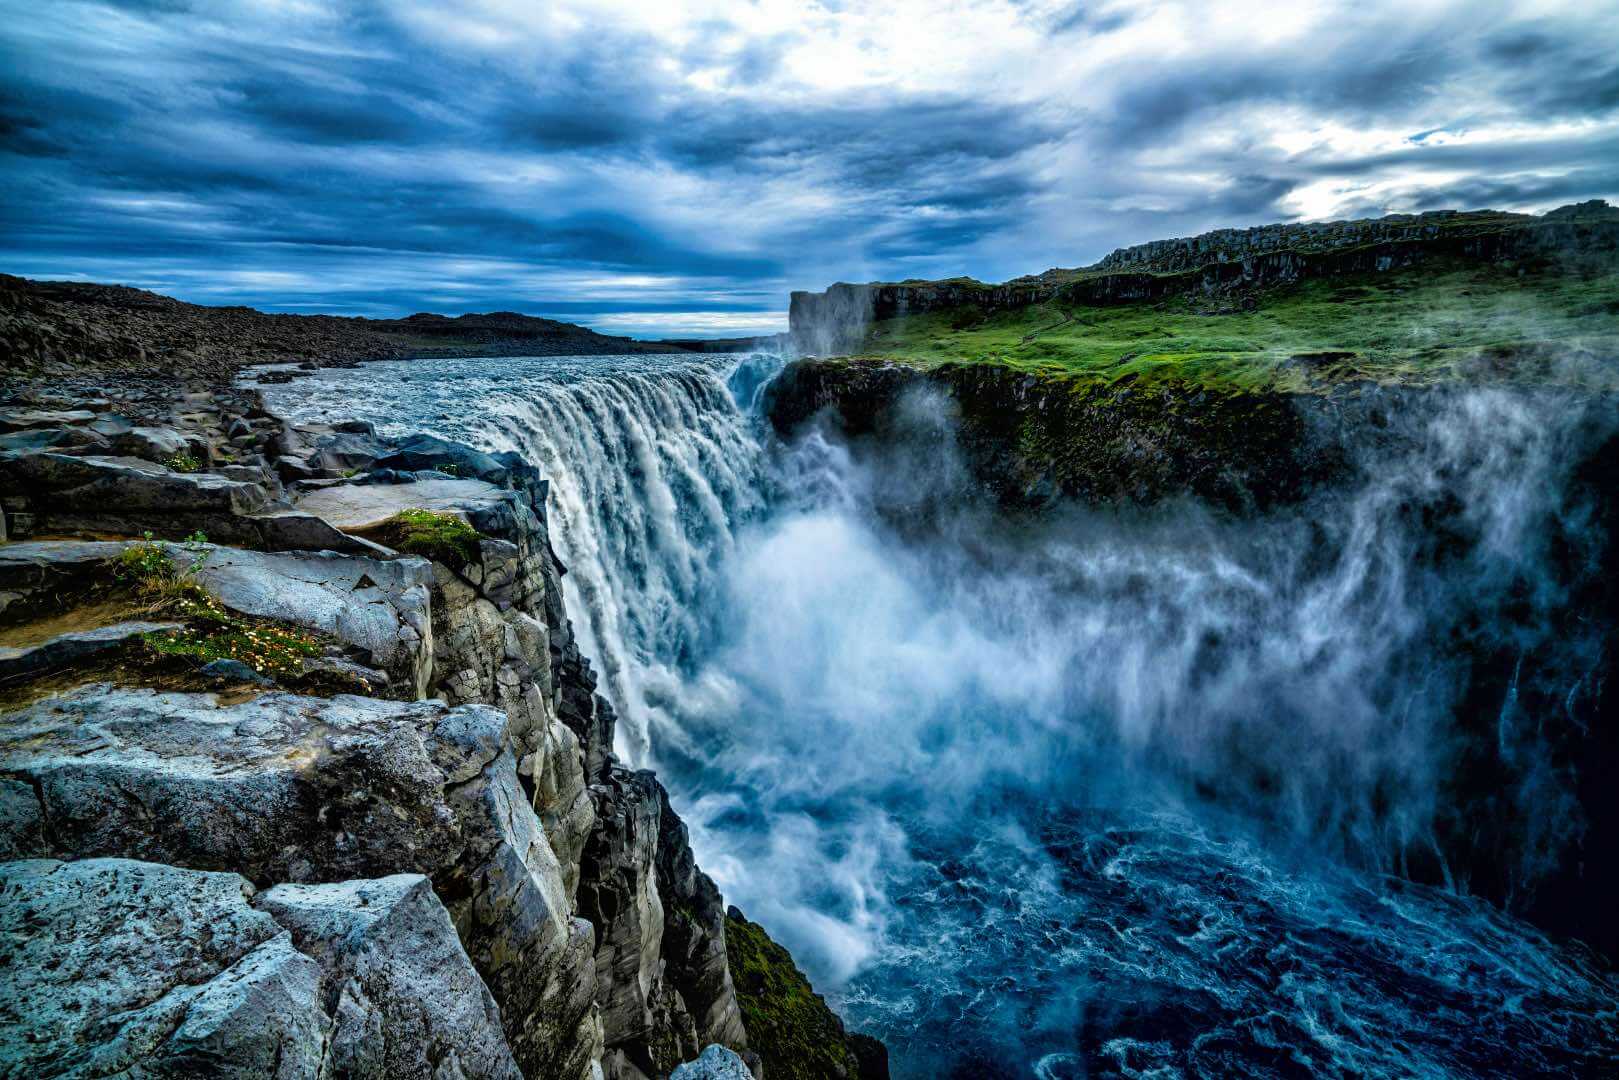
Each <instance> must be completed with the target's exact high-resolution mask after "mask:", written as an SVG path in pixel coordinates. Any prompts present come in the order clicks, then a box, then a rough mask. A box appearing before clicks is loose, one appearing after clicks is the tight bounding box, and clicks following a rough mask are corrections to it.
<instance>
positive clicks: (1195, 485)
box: [0, 204, 1619, 1080]
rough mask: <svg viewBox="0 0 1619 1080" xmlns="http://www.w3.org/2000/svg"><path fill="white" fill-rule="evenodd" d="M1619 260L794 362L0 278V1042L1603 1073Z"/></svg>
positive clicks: (194, 1050)
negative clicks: (42, 329) (4, 310)
mask: <svg viewBox="0 0 1619 1080" xmlns="http://www.w3.org/2000/svg"><path fill="white" fill-rule="evenodd" d="M1616 237H1619V225H1616V224H1615V222H1614V215H1613V212H1612V211H1611V210H1610V209H1609V208H1607V207H1606V206H1605V205H1596V204H1588V205H1582V206H1576V207H1571V208H1567V209H1566V210H1564V211H1555V212H1553V213H1551V214H1547V215H1543V216H1541V217H1529V216H1527V215H1500V214H1492V213H1489V212H1479V213H1470V214H1449V213H1447V214H1440V215H1423V216H1420V217H1414V218H1404V217H1402V218H1398V219H1382V220H1381V221H1378V222H1369V223H1368V222H1356V223H1333V224H1330V225H1323V226H1270V227H1265V228H1262V229H1258V230H1246V231H1222V232H1220V233H1215V234H1209V235H1208V236H1205V237H1199V238H1190V239H1186V240H1176V241H1162V242H1156V243H1153V244H1147V245H1142V246H1139V247H1136V248H1129V249H1124V250H1122V251H1120V252H1116V253H1114V254H1113V255H1110V256H1108V257H1107V258H1106V259H1104V260H1102V261H1101V262H1100V263H1099V264H1097V266H1095V267H1092V268H1086V269H1084V270H1078V271H1050V272H1048V273H1046V274H1043V275H1039V276H1038V277H1034V278H1027V279H1015V280H1014V281H1011V282H1007V283H1005V284H1003V285H982V284H980V283H976V282H970V281H960V280H956V281H945V282H905V283H891V284H884V283H876V284H872V285H857V286H849V285H839V286H834V287H833V288H831V289H829V290H828V291H827V292H825V293H823V294H802V293H801V294H795V295H794V296H793V298H792V305H791V333H790V337H791V341H792V346H791V347H790V348H787V349H786V350H785V351H784V352H776V351H770V352H757V351H755V348H754V347H755V346H756V345H758V344H759V343H757V342H746V343H729V344H724V345H715V346H713V347H712V348H708V347H699V343H681V351H679V352H675V351H673V348H672V346H671V345H670V344H669V343H639V344H634V345H624V344H622V343H620V342H619V341H618V339H610V338H600V339H599V340H598V339H597V338H595V337H591V338H584V337H580V336H578V335H575V334H574V333H573V331H572V330H568V329H558V327H559V326H561V325H562V324H550V325H549V326H545V327H537V326H536V323H537V322H539V321H537V320H530V321H526V322H518V323H512V322H510V320H507V319H506V318H505V317H504V316H499V315H494V316H476V317H474V316H468V317H463V318H462V319H459V320H444V319H441V318H440V317H434V320H437V321H434V322H433V326H434V327H435V329H434V330H433V331H432V333H426V332H423V333H421V334H416V335H415V336H414V337H411V338H409V339H408V340H407V339H406V338H405V337H399V336H395V337H378V336H377V334H378V333H383V334H386V335H398V334H403V333H404V330H403V329H400V327H401V326H403V324H411V323H412V322H413V320H409V319H407V320H398V321H394V322H390V323H389V325H388V327H387V328H386V329H384V328H382V327H380V326H378V325H371V324H364V325H361V324H360V323H358V322H356V321H352V320H322V319H319V318H316V319H314V320H312V321H311V320H308V319H306V318H305V317H294V316H260V315H257V313H240V312H239V313H238V314H236V315H231V316H228V317H227V316H223V315H210V314H206V313H207V312H209V311H220V310H229V309H193V308H190V306H188V305H180V306H179V307H178V308H176V309H175V310H176V311H177V312H179V314H176V315H174V316H173V318H172V320H171V319H170V317H169V316H167V315H164V314H163V311H164V310H165V309H164V308H163V304H162V303H159V301H161V300H162V298H155V299H153V300H146V299H140V300H139V303H135V301H132V300H131V299H130V297H129V296H127V295H125V294H123V293H118V294H116V295H114V296H111V297H110V298H102V299H98V300H96V301H94V302H95V303H96V304H100V305H102V307H112V308H117V307H120V306H123V307H125V308H128V307H130V306H132V305H133V306H134V307H136V308H141V309H143V310H146V311H147V312H148V315H144V316H141V317H140V318H139V319H135V318H132V317H129V316H127V315H119V316H117V317H116V320H117V321H115V322H111V323H107V324H105V325H104V326H101V328H99V329H92V330H87V331H86V332H85V336H84V337H83V340H86V341H99V342H101V344H96V345H93V346H89V347H84V348H79V349H77V351H74V350H72V349H68V350H66V351H64V348H63V347H62V345H61V343H62V342H65V341H68V340H70V339H74V340H76V338H75V334H74V333H70V332H66V331H61V330H60V326H62V325H65V324H68V323H71V322H72V321H73V319H74V318H76V317H77V316H75V315H74V314H73V312H74V311H77V310H81V308H74V307H72V306H71V305H75V304H77V305H81V306H82V305H84V304H87V303H90V301H88V300H86V299H84V298H83V296H81V297H80V298H79V299H70V298H66V297H64V296H63V295H60V294H58V293H53V291H52V290H53V289H54V288H55V287H54V286H36V285H29V286H27V287H26V288H25V287H22V286H19V287H17V288H16V289H14V290H13V293H14V294H15V295H16V296H19V297H23V299H20V300H16V301H15V302H14V303H13V306H12V308H11V310H12V311H13V312H16V311H18V310H24V311H25V313H27V314H28V318H30V319H33V318H35V316H36V315H37V313H38V311H39V310H41V309H40V308H38V306H37V305H38V304H41V303H48V304H50V305H54V306H52V307H51V308H50V309H49V310H50V313H51V314H50V318H51V319H54V320H60V321H59V322H53V323H52V324H51V325H52V326H55V327H58V329H56V330H53V331H52V332H51V334H49V335H45V336H43V337H42V336H40V335H33V336H27V335H24V336H23V337H19V338H17V339H16V340H18V341H22V342H23V344H22V345H20V346H16V347H14V348H13V349H12V351H11V352H10V358H9V360H8V365H9V366H8V368H7V371H8V376H10V378H8V384H7V387H6V395H5V400H4V402H0V429H3V430H0V447H3V449H0V510H3V518H0V520H3V522H4V530H5V531H4V535H3V536H0V540H3V541H5V542H4V543H3V544H0V635H3V636H0V648H3V651H0V712H3V714H4V720H3V722H0V792H3V795H4V803H3V814H0V821H3V822H4V827H3V829H0V841H3V843H4V847H3V851H0V854H3V855H4V857H5V859H6V860H7V861H6V862H5V863H4V864H3V866H0V877H3V885H0V920H3V921H5V922H6V924H7V926H8V935H9V936H8V941H12V942H14V943H16V944H14V945H12V946H9V947H8V948H10V949H11V950H12V951H11V952H10V953H9V954H8V955H7V957H6V958H5V959H6V962H7V967H8V969H10V970H12V971H14V972H15V973H17V974H16V975H15V976H14V977H15V978H17V979H18V980H19V982H18V985H19V986H20V987H22V988H23V989H24V990H25V991H26V994H25V995H13V998H14V999H16V1000H18V1001H20V1000H23V999H24V998H25V999H26V1000H27V1001H28V1002H29V1005H28V1007H27V1008H26V1009H23V1008H19V1007H18V1006H17V1005H16V1004H13V1006H11V1011H10V1012H9V1013H8V1014H7V1015H6V1016H5V1017H4V1021H5V1028H4V1030H5V1032H7V1034H6V1035H5V1036H4V1041H3V1042H0V1052H3V1054H4V1056H5V1059H6V1061H7V1063H8V1066H9V1065H11V1064H12V1063H13V1062H16V1063H18V1064H17V1065H16V1068H20V1069H23V1070H24V1071H28V1072H30V1074H34V1075H78V1074H83V1073H88V1072H92V1071H96V1072H106V1071H116V1070H119V1069H125V1070H128V1069H131V1068H133V1067H134V1063H136V1062H139V1063H141V1067H143V1068H145V1069H147V1070H148V1071H149V1072H150V1073H152V1074H155V1075H187V1074H188V1073H191V1072H195V1071H196V1070H198V1069H203V1068H206V1069H209V1070H213V1071H215V1072H216V1073H218V1074H221V1075H243V1076H248V1075H252V1076H260V1075H278V1076H336V1075H389V1076H416V1075H419V1076H435V1077H437V1076H466V1077H472V1076H502V1077H508V1076H527V1077H531V1078H532V1077H541V1076H544V1077H551V1076H555V1077H569V1078H571V1077H579V1078H581V1080H583V1078H587V1077H596V1076H601V1077H604V1078H618V1080H642V1078H651V1077H657V1078H662V1077H664V1076H671V1075H672V1076H673V1077H675V1078H677V1080H704V1078H708V1077H727V1078H733V1080H739V1078H740V1077H741V1076H744V1075H754V1076H758V1075H761V1074H762V1075H764V1076H768V1077H777V1078H779V1077H805V1078H811V1077H816V1078H819V1077H840V1078H843V1080H854V1078H857V1077H858V1078H868V1077H878V1076H887V1075H890V1072H892V1074H893V1075H896V1076H902V1077H921V1076H960V1077H966V1076H1001V1075H1030V1074H1031V1073H1032V1074H1033V1075H1036V1076H1039V1077H1042V1078H1043V1080H1063V1078H1067V1077H1072V1076H1079V1075H1097V1074H1103V1075H1123V1074H1130V1073H1139V1072H1145V1071H1151V1070H1155V1069H1165V1070H1176V1071H1181V1072H1190V1073H1203V1074H1213V1073H1231V1072H1243V1073H1245V1074H1250V1075H1289V1074H1291V1073H1292V1072H1296V1071H1298V1070H1299V1069H1301V1068H1302V1069H1310V1070H1316V1071H1328V1072H1332V1071H1337V1072H1343V1073H1355V1074H1367V1075H1390V1076H1392V1075H1405V1074H1408V1073H1409V1072H1411V1071H1422V1070H1424V1069H1428V1070H1432V1071H1435V1072H1477V1073H1488V1072H1500V1071H1509V1072H1510V1071H1517V1072H1524V1071H1529V1072H1540V1071H1566V1072H1574V1073H1579V1072H1583V1071H1588V1070H1595V1069H1600V1068H1601V1067H1602V1065H1601V1063H1602V1062H1604V1061H1606V1060H1611V1057H1612V1054H1613V1053H1615V1052H1619V1044H1616V1042H1615V1038H1614V1032H1613V1029H1612V1024H1611V1015H1612V1013H1611V1009H1612V1002H1613V1000H1614V999H1615V995H1616V992H1619V983H1616V981H1615V979H1616V977H1615V975H1614V971H1613V966H1612V964H1613V959H1614V957H1615V955H1616V947H1619V946H1616V942H1615V939H1614V936H1613V927H1612V921H1611V917H1610V915H1609V914H1608V913H1609V912H1610V911H1611V909H1612V906H1613V904H1614V902H1615V900H1616V898H1619V879H1616V877H1615V875H1614V872H1613V869H1612V865H1611V860H1609V859H1607V858H1606V857H1605V852H1606V851H1608V850H1609V849H1610V848H1611V846H1612V843H1613V839H1614V837H1615V835H1616V833H1615V829H1616V828H1619V821H1616V820H1615V818H1614V815H1613V810H1612V800H1610V799H1607V798H1606V797H1605V792H1604V791H1603V784H1604V782H1605V778H1606V777H1608V776H1611V775H1612V771H1613V768H1614V767H1615V766H1616V765H1619V745H1616V740H1615V735H1614V733H1615V731H1616V730H1619V726H1616V723H1615V718H1614V715H1613V707H1612V704H1611V701H1610V700H1609V694H1608V692H1607V687H1609V686H1610V685H1612V675H1613V671H1612V665H1613V656H1612V650H1611V646H1610V644H1609V643H1610V641H1611V632H1612V628H1613V626H1614V625H1615V620H1616V619H1619V599H1616V595H1615V593H1614V585H1613V583H1614V582H1615V581H1619V564H1616V561H1615V550H1616V549H1615V547H1614V544H1613V540H1612V537H1613V536H1614V522H1613V509H1614V507H1615V506H1616V505H1619V492H1616V491H1615V490H1614V487H1613V485H1614V483H1615V480H1614V478H1615V477H1616V476H1619V456H1616V455H1619V421H1616V418H1615V417H1616V414H1615V404H1616V402H1619V397H1616V394H1619V386H1616V385H1614V376H1613V371H1614V368H1613V361H1614V357H1615V353H1614V351H1613V347H1614V343H1615V341H1616V340H1619V336H1616V333H1615V327H1614V322H1615V316H1619V309H1614V308H1613V306H1612V292H1611V288H1610V286H1611V283H1612V280H1613V278H1612V274H1613V263H1614V261H1615V243H1616ZM80 288H83V287H77V286H76V287H75V289H80ZM147 295H150V294H147ZM1526 297H1527V298H1533V300H1534V301H1535V302H1536V304H1537V305H1538V309H1537V310H1535V311H1533V312H1531V311H1528V310H1527V306H1528V305H1523V306H1520V305H1518V304H1517V302H1516V299H1515V298H1526ZM1441 301H1442V303H1441ZM167 303H168V304H176V303H177V302H173V301H168V302H167ZM97 310H98V311H99V310H101V308H97ZM96 318H97V319H99V318H101V316H99V315H98V316H96ZM415 318H416V321H417V323H418V324H419V325H418V326H417V329H421V328H422V327H423V326H425V325H426V323H425V321H423V318H422V317H415ZM220 319H224V320H226V321H216V320H220ZM229 319H238V320H245V321H241V322H240V323H239V324H238V323H236V322H230V321H229ZM255 319H259V320H274V321H273V322H265V323H262V324H260V323H259V322H256V321H254V320H255ZM193 320H202V322H201V323H197V324H196V325H199V326H200V325H203V324H206V325H207V326H209V327H213V329H208V330H206V331H204V330H194V331H193V330H184V331H183V332H184V333H195V334H201V335H202V337H200V338H198V339H197V340H198V341H201V342H202V343H203V344H202V345H201V346H177V345H175V344H174V342H176V341H179V340H180V338H179V337H174V336H173V334H175V333H179V332H181V331H176V330H175V329H173V328H174V327H180V328H185V327H190V326H192V325H193ZM91 321H92V322H93V321H94V320H91ZM1418 321H1422V322H1423V324H1424V326H1425V327H1427V333H1425V334H1414V333H1407V332H1406V330H1407V328H1408V326H1410V325H1415V324H1416V322H1418ZM249 323H251V324H252V326H251V327H249V326H248V324H249ZM441 324H442V327H443V329H438V328H439V327H440V326H441ZM1452 324H1462V329H1460V330H1457V331H1455V332H1454V333H1453V332H1451V330H1450V329H1449V327H1450V326H1451V325H1452ZM7 325H9V326H15V325H17V323H15V322H13V323H10V324H7ZM30 325H33V324H32V323H30ZM98 325H101V324H98ZM112 325H116V326H117V327H118V329H117V330H116V331H106V330H105V327H106V326H112ZM261 325H262V327H263V328H264V329H263V330H262V332H261V331H260V329H258V328H259V327H260V326H261ZM272 326H273V327H277V328H281V329H275V330H273V331H272V330H271V329H270V327H272ZM244 328H247V329H244ZM1390 328H1393V330H1392V331H1390ZM1503 328H1505V329H1503ZM1374 330H1376V331H1377V332H1375V333H1374V332H1373V331H1374ZM104 331H105V332H104ZM216 331H217V340H216V339H215V337H214V336H212V335H215V334H216ZM249 331H251V332H249ZM351 331H352V332H353V333H352V334H351ZM485 331H487V334H488V336H478V335H482V334H484V333H485ZM1386 331H1388V332H1386ZM519 332H521V333H523V334H530V335H531V336H529V337H527V338H523V337H521V336H520V333H519ZM531 332H532V333H531ZM412 333H413V334H414V333H415V331H412ZM243 335H245V336H246V339H247V340H248V345H247V346H246V347H243V348H241V349H239V350H234V351H233V346H232V342H233V341H235V340H236V339H237V338H238V337H241V336H243ZM277 335H281V336H277ZM332 335H339V336H341V337H342V338H343V340H342V341H338V340H337V338H335V337H333V336H332ZM351 337H352V340H350V338H351ZM1435 337H1440V338H1445V340H1442V341H1435V340H1434V338H1435ZM429 339H432V340H429ZM46 340H48V342H49V344H48V347H47V346H41V345H40V344H39V343H40V342H41V341H46ZM525 341H526V342H527V344H526V345H525V344H524V342H525ZM378 342H382V343H383V344H384V345H385V346H386V347H385V348H379V346H378ZM537 342H541V343H544V347H539V346H538V345H536V343H537ZM553 344H554V346H555V350H556V351H555V352H553V350H552V345H553ZM772 344H774V343H772ZM137 346H138V351H137V350H136V347H137ZM570 347H571V348H577V349H582V350H585V352H586V354H593V355H592V358H591V359H589V360H581V359H575V358H570V356H568V355H564V354H563V350H567V349H569V348H570ZM175 348H188V349H189V353H188V355H187V356H184V357H180V358H179V362H178V363H177V364H175V365H174V370H172V371H169V372H167V373H164V374H155V373H153V372H151V371H150V370H149V369H150V368H151V366H152V364H153V362H154V358H155V357H157V356H159V355H163V356H169V357H174V356H175V355H176V354H175V353H174V352H173V351H172V350H174V349H175ZM373 349H378V350H379V351H374V352H368V351H367V350H373ZM525 349H526V351H524V350H525ZM361 359H364V360H367V361H369V362H367V363H366V364H365V365H364V366H354V365H355V363H356V362H357V361H359V360H361ZM705 870H706V872H705ZM767 928H768V929H767ZM92 971H94V972H101V973H104V974H100V975H97V976H95V977H90V976H89V975H88V973H89V972H92ZM817 989H819V990H820V991H821V993H817ZM822 994H825V997H824V998H823V997H822ZM1256 1017H1259V1018H1262V1019H1261V1020H1256V1019H1255V1018H1256ZM233 1069H234V1070H235V1071H234V1072H232V1071H231V1070H233ZM738 1070H741V1071H738Z"/></svg>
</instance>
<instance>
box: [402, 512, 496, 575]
mask: <svg viewBox="0 0 1619 1080" xmlns="http://www.w3.org/2000/svg"><path fill="white" fill-rule="evenodd" d="M376 536H377V539H378V540H379V541H380V542H381V543H384V544H386V545H388V546H389V547H391V548H393V549H395V550H396V551H405V552H409V553H410V554H412V555H425V556H426V557H427V558H429V559H434V560H436V561H438V562H441V563H444V564H446V565H447V566H452V567H454V568H455V569H457V570H459V569H461V568H462V567H463V566H465V565H467V564H468V563H470V562H472V561H473V560H475V559H476V558H477V557H478V541H479V540H482V539H483V534H482V533H480V532H478V530H477V529H474V528H473V527H472V526H471V525H468V524H467V523H466V522H465V521H463V520H462V519H461V518H460V516H459V515H456V514H449V513H438V512H435V511H432V510H420V509H410V510H401V511H400V512H399V513H397V514H395V515H394V516H393V517H391V518H389V519H388V520H387V521H385V522H383V523H382V525H381V526H379V527H378V529H377V533H376Z"/></svg>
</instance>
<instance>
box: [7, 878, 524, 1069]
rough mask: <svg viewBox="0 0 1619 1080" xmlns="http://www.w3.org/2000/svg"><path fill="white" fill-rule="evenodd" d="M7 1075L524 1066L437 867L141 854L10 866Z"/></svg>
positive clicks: (506, 1067)
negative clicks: (288, 868)
mask: <svg viewBox="0 0 1619 1080" xmlns="http://www.w3.org/2000/svg"><path fill="white" fill-rule="evenodd" d="M0 933H3V935H4V936H5V939H6V941H7V943H8V944H7V951H6V955H5V961H6V967H7V971H8V973H9V976H10V979H11V982H10V984H9V986H10V988H11V990H12V991H13V992H14V994H15V995H16V996H12V995H8V996H7V1000H6V1004H5V1005H3V1006H0V1010H4V1012H3V1013H0V1015H3V1019H4V1023H3V1024H0V1058H3V1059H4V1061H5V1063H6V1066H7V1070H8V1075H19V1076H20V1075H28V1076H37V1077H50V1076H84V1075H96V1076H102V1075H114V1074H116V1075H125V1074H128V1075H141V1076H155V1077H187V1076H198V1075H208V1076H228V1077H242V1078H243V1080H247V1078H252V1080H262V1078H265V1077H274V1078H278V1080H279V1078H285V1080H304V1078H307V1080H325V1078H328V1077H333V1076H352V1077H361V1076H372V1077H384V1076H385V1077H390V1078H392V1077H397V1078H399V1080H438V1078H443V1077H488V1078H490V1080H519V1078H520V1077H521V1075H522V1074H521V1073H520V1072H519V1071H518V1068H517V1064H516V1062H515V1061H514V1060H513V1059H512V1055H511V1052H510V1050H508V1048H507V1046H506V1040H505V1036H504V1033H503V1032H502V1030H501V1023H500V1010H499V1009H498V1008H497V1007H496V1005H495V1001H494V999H493V998H492V997H491V996H490V993H489V991H488V989H487V988H486V987H485V986H484V984H483V982H482V980H480V979H479V977H478V974H477V972H476V971H475V970H473V967H472V964H471V963H470V962H469V961H468V959H467V955H466V953H465V952H464V951H463V950H462V948H461V942H460V941H459V939H458V938H457V936H456V932H455V927H454V926H453V925H452V924H451V922H450V917H449V914H448V913H447V912H446V911H445V909H444V906H443V905H442V904H441V903H439V900H438V897H437V896H436V895H435V894H434V892H433V889H432V886H431V884H430V883H429V882H428V880H427V879H426V878H424V877H421V876H419V875H413V874H401V875H396V876H393V877H387V878H382V879H380V880H375V881H345V882H336V883H332V884H323V885H278V886H276V887H275V888H273V889H270V890H269V891H267V892H262V893H258V894H257V895H255V894H254V889H253V886H252V884H251V883H250V882H248V881H247V880H246V879H244V878H242V877H241V876H239V875H237V874H231V873H217V872H207V871H197V870H185V869H180V868H178V867H174V866H164V865H160V864H156V863H146V862H138V861H134V860H128V859H86V860H83V861H80V862H73V863H63V862H58V861H56V860H51V859H36V860H27V861H21V862H11V863H5V864H0Z"/></svg>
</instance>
